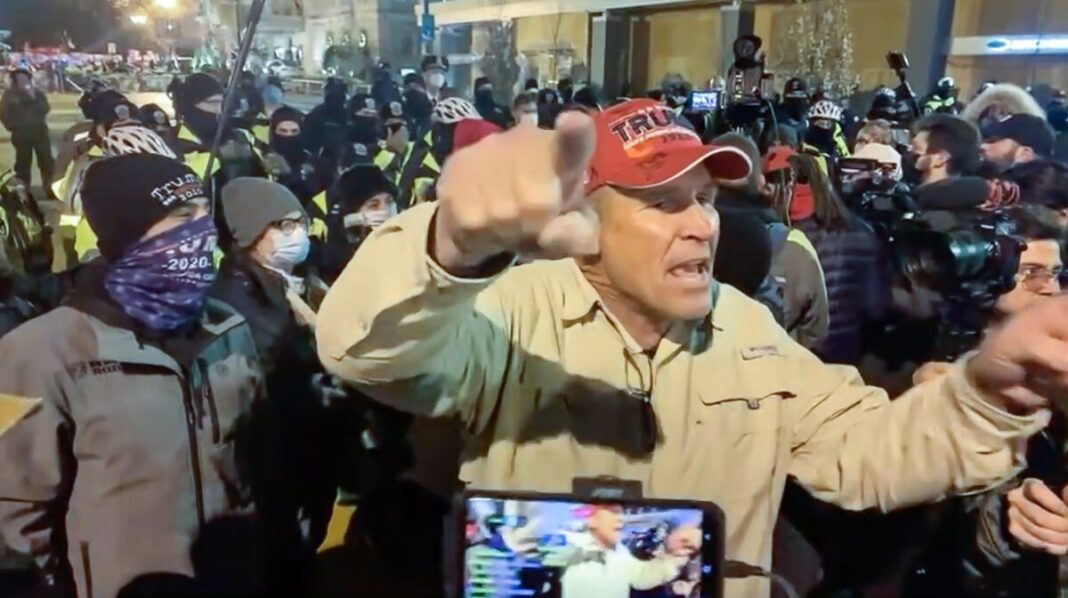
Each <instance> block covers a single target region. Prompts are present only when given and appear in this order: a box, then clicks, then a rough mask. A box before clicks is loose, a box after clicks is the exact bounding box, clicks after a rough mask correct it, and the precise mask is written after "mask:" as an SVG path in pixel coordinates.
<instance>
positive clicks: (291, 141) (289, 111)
mask: <svg viewBox="0 0 1068 598" xmlns="http://www.w3.org/2000/svg"><path fill="white" fill-rule="evenodd" d="M283 122H295V123H297V125H299V126H300V129H301V134H300V135H296V136H294V137H282V136H281V135H279V134H278V133H276V132H275V128H276V127H278V125H279V124H281V123H283ZM303 133H304V117H302V116H301V114H300V112H298V111H297V110H294V109H293V108H289V107H286V106H283V107H282V108H279V109H278V110H275V111H274V114H272V115H271V131H270V134H269V139H270V146H271V149H272V150H273V151H275V152H276V153H278V155H280V156H282V157H283V158H285V159H286V162H287V163H289V166H290V168H295V167H298V166H299V165H300V163H301V162H303V161H304V156H305V153H304V135H303Z"/></svg>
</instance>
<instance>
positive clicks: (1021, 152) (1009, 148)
mask: <svg viewBox="0 0 1068 598" xmlns="http://www.w3.org/2000/svg"><path fill="white" fill-rule="evenodd" d="M979 149H980V151H981V152H982V154H983V159H984V160H986V161H987V162H992V163H994V164H996V165H997V166H998V168H1000V169H1001V170H1008V169H1009V168H1012V167H1013V166H1014V165H1015V164H1019V163H1022V162H1029V161H1030V160H1032V159H1033V158H1034V154H1033V152H1031V151H1030V148H1026V147H1024V146H1022V145H1020V144H1019V143H1017V142H1015V141H1013V140H1012V139H990V140H986V141H984V142H983V145H981V146H979Z"/></svg>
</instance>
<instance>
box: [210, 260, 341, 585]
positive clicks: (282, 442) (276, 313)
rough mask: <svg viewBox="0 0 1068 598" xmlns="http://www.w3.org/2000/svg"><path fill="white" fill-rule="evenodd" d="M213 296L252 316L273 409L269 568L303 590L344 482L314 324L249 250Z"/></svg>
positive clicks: (261, 464)
mask: <svg viewBox="0 0 1068 598" xmlns="http://www.w3.org/2000/svg"><path fill="white" fill-rule="evenodd" d="M308 286H309V287H310V289H311V290H309V291H308V292H307V293H306V295H308V296H309V298H311V297H315V298H316V299H321V297H322V295H324V294H325V286H322V285H316V284H309V285H308ZM211 296H212V297H214V298H216V299H218V300H220V301H223V302H225V303H227V304H228V305H230V306H231V307H233V308H234V309H235V310H236V311H237V312H238V313H239V314H241V315H242V316H243V317H244V318H245V319H246V321H247V322H248V324H249V327H250V328H251V331H252V338H253V340H254V341H255V344H256V349H257V350H258V352H259V354H260V359H261V366H262V368H263V372H264V375H265V378H266V388H267V397H268V398H269V402H268V404H269V406H270V408H269V409H264V410H260V411H259V412H257V414H256V416H257V417H256V420H255V422H254V423H255V426H256V429H257V431H258V432H259V433H258V434H257V444H256V451H257V459H256V461H255V463H256V470H255V472H256V476H255V478H254V479H255V480H256V482H257V483H256V487H255V496H256V502H257V506H258V509H259V512H260V513H261V516H262V518H263V520H264V522H265V523H266V524H267V528H266V529H267V533H268V534H270V538H271V539H270V540H269V541H268V542H267V546H268V547H269V551H268V554H267V556H268V559H269V560H268V563H269V564H270V565H271V568H270V575H271V576H272V577H273V578H274V579H273V581H274V583H275V585H281V586H285V587H287V589H289V590H291V591H297V590H299V589H300V588H301V587H302V585H303V584H304V583H306V579H307V577H306V576H307V574H308V566H309V564H310V559H311V557H312V554H313V551H314V549H315V548H316V547H317V546H318V545H319V543H320V542H321V541H322V539H323V537H325V534H326V525H327V523H328V522H329V518H330V512H331V509H332V506H333V501H334V497H335V494H336V488H337V484H336V479H335V477H336V471H337V468H336V467H335V466H334V465H333V464H332V462H331V459H332V458H333V457H334V456H335V454H336V451H334V450H333V449H332V447H331V446H330V445H329V440H330V438H329V436H330V435H328V434H326V433H325V429H326V425H327V417H326V410H325V406H324V403H323V401H322V400H321V395H320V392H319V387H318V382H317V377H316V376H317V375H319V374H322V372H323V370H322V366H321V365H320V364H319V359H318V358H317V357H316V355H315V347H314V340H313V337H312V330H311V328H309V327H308V326H306V325H304V324H302V323H301V322H300V321H298V318H297V316H295V314H294V310H293V308H292V307H291V304H290V302H289V300H288V299H287V297H286V289H285V283H284V282H283V279H282V277H281V275H280V274H276V273H274V272H271V271H270V270H267V269H266V268H264V267H263V266H261V265H259V264H258V263H257V262H255V261H254V260H252V259H251V258H249V257H248V256H246V255H245V254H243V253H232V254H229V255H227V256H226V257H225V258H224V259H223V262H222V265H221V266H220V269H219V276H218V279H217V280H216V283H215V287H214V288H213V289H212V291H211ZM311 303H312V304H315V305H317V304H318V301H317V300H312V301H311ZM312 464H314V466H311V465H312ZM302 523H303V524H304V526H305V528H306V529H307V532H303V531H302V529H301V524H302Z"/></svg>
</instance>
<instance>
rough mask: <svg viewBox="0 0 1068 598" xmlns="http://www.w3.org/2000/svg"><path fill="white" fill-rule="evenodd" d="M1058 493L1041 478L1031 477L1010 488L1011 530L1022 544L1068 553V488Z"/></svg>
mask: <svg viewBox="0 0 1068 598" xmlns="http://www.w3.org/2000/svg"><path fill="white" fill-rule="evenodd" d="M1063 494H1064V496H1057V494H1056V493H1054V492H1053V490H1050V488H1049V487H1048V486H1046V485H1045V484H1044V483H1042V482H1041V481H1040V480H1035V479H1029V480H1024V483H1023V485H1022V486H1020V487H1019V488H1016V489H1014V490H1012V491H1011V492H1009V495H1008V503H1009V510H1008V516H1009V533H1010V534H1012V537H1013V538H1016V541H1017V542H1019V543H1020V544H1022V545H1024V546H1027V547H1029V548H1034V549H1036V550H1044V551H1046V552H1048V553H1050V554H1055V555H1064V554H1068V505H1066V504H1065V502H1066V500H1068V498H1066V497H1068V488H1066V489H1065V491H1064V493H1063Z"/></svg>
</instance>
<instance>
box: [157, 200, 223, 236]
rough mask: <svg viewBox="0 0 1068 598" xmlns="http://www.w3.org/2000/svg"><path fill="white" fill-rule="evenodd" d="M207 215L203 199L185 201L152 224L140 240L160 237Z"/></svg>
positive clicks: (206, 202)
mask: <svg viewBox="0 0 1068 598" xmlns="http://www.w3.org/2000/svg"><path fill="white" fill-rule="evenodd" d="M207 215H208V200H207V198H204V197H198V198H196V199H193V200H191V201H187V202H185V203H183V204H182V205H180V206H178V207H176V208H174V209H173V210H171V211H170V213H168V214H167V215H166V216H164V217H163V219H162V220H160V221H159V222H157V223H155V224H153V225H152V226H151V227H150V228H149V229H148V230H147V231H145V234H144V236H142V237H141V240H142V241H144V240H146V239H151V238H152V237H155V236H158V235H162V234H163V233H165V232H167V231H170V230H173V229H175V228H178V227H179V226H181V225H183V224H185V223H187V222H191V221H193V220H196V219H198V218H203V217H205V216H207Z"/></svg>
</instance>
